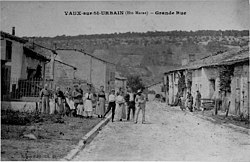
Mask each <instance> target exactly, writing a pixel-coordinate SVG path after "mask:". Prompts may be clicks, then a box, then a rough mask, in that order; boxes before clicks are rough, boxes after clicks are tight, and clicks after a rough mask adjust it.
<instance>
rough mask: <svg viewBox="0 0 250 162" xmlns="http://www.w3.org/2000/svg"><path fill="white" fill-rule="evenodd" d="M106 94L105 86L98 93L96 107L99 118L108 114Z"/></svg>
mask: <svg viewBox="0 0 250 162" xmlns="http://www.w3.org/2000/svg"><path fill="white" fill-rule="evenodd" d="M105 101H106V97H105V92H104V86H101V87H100V92H99V93H98V106H97V107H96V114H97V115H98V118H102V117H104V114H105V112H106V110H105Z"/></svg>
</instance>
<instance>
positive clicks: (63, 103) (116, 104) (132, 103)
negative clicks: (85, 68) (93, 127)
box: [40, 84, 146, 123]
mask: <svg viewBox="0 0 250 162" xmlns="http://www.w3.org/2000/svg"><path fill="white" fill-rule="evenodd" d="M40 98H41V102H40V103H41V112H42V113H47V114H49V113H50V114H54V113H57V114H60V115H67V116H74V117H81V118H83V117H86V118H92V117H93V114H96V115H97V117H98V118H104V117H105V116H106V115H107V114H108V113H109V112H110V110H111V113H112V118H111V119H112V122H113V121H114V120H115V119H117V120H118V121H122V120H130V119H131V118H130V116H131V115H132V119H133V121H134V122H135V123H137V121H138V115H139V113H140V111H142V123H145V106H146V97H145V95H144V94H143V91H142V90H141V89H139V90H138V91H137V93H134V92H132V90H131V88H128V92H127V93H126V94H125V92H124V91H123V90H122V89H121V88H120V89H119V91H118V92H117V93H115V90H114V89H113V90H111V92H110V94H109V95H108V98H107V99H106V95H105V91H104V87H103V86H101V87H100V91H99V92H98V93H97V94H96V93H93V92H92V89H91V86H89V87H88V88H87V90H86V92H85V93H83V90H82V89H81V88H80V87H79V85H77V84H76V85H74V89H73V90H71V89H70V88H69V87H68V88H67V89H66V91H65V92H64V93H63V92H62V91H61V90H60V87H56V91H55V92H54V93H51V91H50V90H49V89H48V85H47V84H45V85H44V88H43V89H42V90H41V92H40ZM50 98H53V99H52V100H53V101H54V105H55V106H54V107H55V108H54V109H52V108H50V104H49V102H50ZM106 103H108V107H107V109H106V106H105V105H106ZM131 112H132V114H131Z"/></svg>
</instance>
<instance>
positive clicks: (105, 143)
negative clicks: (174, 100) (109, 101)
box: [73, 102, 250, 162]
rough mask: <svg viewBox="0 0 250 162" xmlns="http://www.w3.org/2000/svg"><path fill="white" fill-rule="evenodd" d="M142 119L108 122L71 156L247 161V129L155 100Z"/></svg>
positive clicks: (78, 157)
mask: <svg viewBox="0 0 250 162" xmlns="http://www.w3.org/2000/svg"><path fill="white" fill-rule="evenodd" d="M139 117H141V116H139ZM139 119H140V120H141V118H139ZM146 121H147V124H141V123H140V122H139V124H133V123H132V122H127V121H124V122H114V123H112V122H110V123H108V124H107V125H106V126H105V127H104V128H103V130H101V131H100V133H99V134H98V135H97V136H96V137H95V139H94V140H93V141H92V142H91V143H90V144H89V145H87V146H86V147H85V148H84V150H83V151H81V152H80V153H79V154H78V155H77V156H76V157H75V159H73V160H182V161H186V160H192V161H200V160H203V161H206V160H209V161H227V162H228V161H250V156H249V152H250V141H249V138H250V137H249V133H248V134H246V133H243V132H240V131H236V130H234V129H231V128H229V127H226V126H223V125H219V124H214V123H211V122H210V121H207V120H204V119H201V118H199V117H196V116H194V115H192V114H190V113H186V112H183V111H181V110H180V109H178V108H171V107H168V106H165V105H164V104H161V103H156V102H149V103H147V110H146Z"/></svg>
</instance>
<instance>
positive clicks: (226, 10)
mask: <svg viewBox="0 0 250 162" xmlns="http://www.w3.org/2000/svg"><path fill="white" fill-rule="evenodd" d="M0 3H1V15H0V16H1V30H2V31H5V32H8V33H11V28H12V27H13V26H15V28H16V35H18V36H42V37H44V36H49V37H54V36H57V35H67V36H74V35H79V34H81V35H84V34H103V33H115V32H116V33H123V32H147V31H171V30H187V31H190V30H192V31H196V30H232V29H233V30H249V20H250V17H249V1H248V0H222V1H221V0H209V1H204V0H202V1H137V2H134V1H119V2H118V1H91V2H90V1H75V2H69V1H54V2H49V1H43V2H40V1H33V2H26V1H1V2H0ZM65 11H68V12H69V11H81V13H82V12H94V11H131V12H134V13H135V11H148V12H149V13H152V14H148V15H136V14H133V15H88V16H87V15H75V16H73V15H71V16H69V15H68V16H67V15H65ZM156 11H161V12H169V11H171V12H174V14H172V15H156V14H155V12H156ZM176 11H180V12H186V14H185V15H176Z"/></svg>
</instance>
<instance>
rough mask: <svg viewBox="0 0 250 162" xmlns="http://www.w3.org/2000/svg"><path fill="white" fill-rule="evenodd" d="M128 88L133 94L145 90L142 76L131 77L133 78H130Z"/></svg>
mask: <svg viewBox="0 0 250 162" xmlns="http://www.w3.org/2000/svg"><path fill="white" fill-rule="evenodd" d="M127 86H128V87H129V88H131V89H132V91H133V92H135V93H136V92H137V91H138V90H139V89H144V88H145V86H144V84H143V83H142V79H141V78H140V76H137V75H136V76H134V75H131V76H128V80H127Z"/></svg>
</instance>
